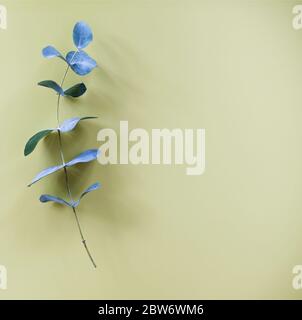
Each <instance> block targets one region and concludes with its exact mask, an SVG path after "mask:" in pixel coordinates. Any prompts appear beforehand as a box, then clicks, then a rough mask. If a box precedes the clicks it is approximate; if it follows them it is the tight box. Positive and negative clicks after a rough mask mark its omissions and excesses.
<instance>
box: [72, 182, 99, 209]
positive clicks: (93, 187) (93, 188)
mask: <svg viewBox="0 0 302 320" xmlns="http://www.w3.org/2000/svg"><path fill="white" fill-rule="evenodd" d="M100 187H101V184H100V183H99V182H96V183H94V184H92V185H91V186H90V187H88V188H87V189H86V190H85V191H84V192H83V193H82V194H81V196H80V198H79V200H78V201H75V202H74V204H73V206H74V207H77V206H78V205H79V204H80V201H81V199H82V198H83V197H84V196H85V195H86V194H87V193H89V192H91V191H94V190H97V189H99V188H100Z"/></svg>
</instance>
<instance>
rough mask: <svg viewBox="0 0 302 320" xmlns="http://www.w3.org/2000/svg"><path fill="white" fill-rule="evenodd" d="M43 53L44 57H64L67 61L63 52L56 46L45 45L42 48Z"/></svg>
mask: <svg viewBox="0 0 302 320" xmlns="http://www.w3.org/2000/svg"><path fill="white" fill-rule="evenodd" d="M42 54H43V57H44V58H48V59H49V58H54V57H58V58H61V59H63V60H64V61H66V60H65V58H64V57H63V56H62V54H61V53H60V52H59V51H58V50H57V49H56V48H54V47H53V46H47V47H45V48H44V49H43V50H42Z"/></svg>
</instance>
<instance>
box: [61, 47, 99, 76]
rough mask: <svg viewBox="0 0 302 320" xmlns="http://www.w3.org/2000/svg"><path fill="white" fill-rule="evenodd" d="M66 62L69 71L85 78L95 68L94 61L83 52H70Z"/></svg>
mask: <svg viewBox="0 0 302 320" xmlns="http://www.w3.org/2000/svg"><path fill="white" fill-rule="evenodd" d="M66 60H67V62H68V64H69V65H70V67H71V69H72V70H73V71H74V72H75V73H76V74H78V75H80V76H85V75H86V74H88V73H89V72H91V71H92V70H93V69H94V68H95V67H96V66H97V63H96V61H95V60H93V59H92V58H91V57H90V56H89V55H88V54H87V53H86V52H84V51H70V52H69V53H68V54H67V56H66Z"/></svg>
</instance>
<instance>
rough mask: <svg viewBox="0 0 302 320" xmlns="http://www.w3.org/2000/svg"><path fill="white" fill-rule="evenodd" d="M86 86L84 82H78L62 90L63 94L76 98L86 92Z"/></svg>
mask: <svg viewBox="0 0 302 320" xmlns="http://www.w3.org/2000/svg"><path fill="white" fill-rule="evenodd" d="M86 90H87V88H86V86H85V84H84V83H78V84H76V85H74V86H73V87H71V88H69V89H67V90H65V91H64V94H65V96H70V97H73V98H77V97H80V96H82V95H83V94H84V93H85V92H86Z"/></svg>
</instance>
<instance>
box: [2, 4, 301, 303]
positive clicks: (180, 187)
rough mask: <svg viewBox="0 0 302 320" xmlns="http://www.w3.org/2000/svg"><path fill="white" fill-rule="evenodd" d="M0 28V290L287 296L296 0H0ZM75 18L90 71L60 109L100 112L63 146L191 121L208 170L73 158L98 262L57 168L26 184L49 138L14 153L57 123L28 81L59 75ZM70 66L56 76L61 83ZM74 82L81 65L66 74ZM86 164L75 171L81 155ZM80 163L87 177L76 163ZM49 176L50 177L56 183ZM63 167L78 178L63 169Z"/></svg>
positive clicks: (297, 98) (297, 157) (297, 252)
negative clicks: (110, 131)
mask: <svg viewBox="0 0 302 320" xmlns="http://www.w3.org/2000/svg"><path fill="white" fill-rule="evenodd" d="M1 4H4V5H6V7H7V9H8V29H7V30H6V31H3V30H0V44H1V46H0V57H1V68H0V87H1V104H0V106H1V107H0V112H1V113H0V115H1V126H0V133H1V137H2V142H1V169H0V170H1V171H0V176H1V204H0V264H2V265H5V266H6V267H7V269H8V289H7V290H6V291H3V290H0V299H8V298H17V299H20V298H28V299H32V298H34V299H38V298H39V299H47V298H50V299H54V298H59V299H63V298H65V299H72V298H82V299H111V298H112V299H113V298H119V299H122V298H127V299H134V298H136V299H138V298H139V299H145V298H146V299H147V298H157V299H163V298H165V299H166V298H171V299H173V298H179V299H181V298H185V299H186V298H196V299H205V298H208V299H210V298H219V299H220V298H227V299H229V298H241V299H242V298H257V299H258V298H286V299H288V298H301V297H302V290H300V291H296V290H294V289H293V288H292V284H291V282H292V277H293V275H292V268H293V267H294V265H296V264H302V124H301V123H302V30H301V31H295V30H294V29H293V28H292V17H293V15H292V7H293V5H294V4H297V1H285V0H283V1H281V0H279V1H277V0H274V1H260V0H259V1H256V0H255V1H252V0H250V1H247V0H245V1H225V0H220V1H201V0H200V1H197V0H196V1H193V0H174V1H172V0H171V1H169V0H166V1H165V0H161V1H159V0H152V1H151V0H150V1H147V0H145V1H144V0H141V1H139V0H120V1H117V0H112V1H109V0H108V1H101V0H99V1H38V0H36V1H33V0H31V1H27V0H22V1H21V0H18V1H12V0H11V1H8V0H2V1H1ZM78 20H85V21H87V22H88V23H89V24H90V25H91V26H92V28H93V31H94V36H95V40H94V42H93V43H92V44H91V45H90V46H89V47H88V49H87V51H88V52H89V53H90V54H91V55H92V56H93V57H94V58H95V59H96V60H97V61H98V62H99V64H100V66H101V67H102V68H101V69H99V70H97V71H95V72H93V73H92V74H91V75H89V76H88V77H87V78H85V79H84V82H85V83H86V85H87V87H88V91H87V94H86V95H85V96H83V97H82V98H81V99H80V100H79V101H78V102H77V103H68V102H65V103H64V105H63V108H62V110H63V113H62V118H64V117H67V116H76V115H80V116H81V115H83V116H85V115H99V116H100V118H99V119H98V120H96V121H91V122H89V123H88V122H86V123H84V122H83V123H82V124H81V125H80V127H81V128H78V129H77V130H75V131H74V132H73V133H72V134H71V136H70V138H68V139H67V140H66V138H65V145H66V144H68V145H69V151H68V154H69V156H72V155H74V154H77V153H78V152H79V151H81V150H84V148H91V147H98V146H99V143H98V142H97V141H96V135H97V132H98V131H99V130H100V128H104V127H112V128H116V129H117V128H118V127H119V121H120V120H128V121H129V125H130V128H136V127H141V128H145V129H147V130H151V129H152V128H165V127H166V128H175V127H178V128H205V129H206V172H205V174H204V175H202V176H195V177H194V176H193V177H189V176H186V175H185V169H184V166H177V167H175V166H164V165H157V166H156V165H155V166H152V165H149V166H133V165H128V166H123V165H121V166H117V165H116V166H107V167H102V166H101V165H99V164H98V163H95V164H94V165H92V166H88V167H85V166H81V167H78V168H77V169H76V170H73V171H72V183H73V184H74V187H73V190H74V192H75V193H76V194H79V193H80V191H82V190H83V189H84V188H86V187H87V186H88V185H89V184H91V183H93V182H95V181H98V180H99V181H101V183H102V185H103V188H102V190H100V191H96V192H94V193H91V194H90V195H88V196H87V198H86V199H84V200H83V202H82V203H81V206H80V207H79V212H80V219H81V222H82V224H83V228H84V232H85V234H86V237H87V241H88V244H89V246H90V247H91V250H92V252H93V253H94V256H95V259H96V261H97V264H98V266H99V267H98V269H96V270H93V269H92V268H91V265H90V263H89V260H88V258H87V256H86V253H85V251H84V249H83V248H82V245H81V242H80V238H79V234H78V231H77V229H76V224H75V221H74V217H73V216H72V213H71V212H70V210H68V208H59V207H55V206H53V205H49V204H41V203H40V202H39V201H38V197H39V195H40V194H41V193H45V192H47V193H51V194H58V195H62V196H64V189H63V188H61V187H60V184H61V183H63V177H62V176H60V175H59V176H58V175H53V176H51V177H49V178H45V179H44V180H43V181H41V182H39V183H38V184H36V185H34V186H33V187H31V188H30V189H29V188H27V187H26V185H27V183H28V182H29V181H30V180H31V179H32V178H33V176H34V175H35V174H36V173H37V172H39V170H41V169H43V168H45V167H47V166H48V165H53V164H56V163H57V162H58V161H59V154H58V153H57V141H56V139H55V138H48V139H46V141H45V142H42V143H40V144H39V146H38V147H37V149H36V150H35V151H34V153H33V154H32V155H30V156H29V157H28V158H24V157H23V147H24V144H25V142H26V141H27V139H28V138H29V137H30V136H31V135H32V134H34V133H35V132H37V131H38V130H40V129H46V128H49V127H53V126H54V125H55V102H56V97H55V95H53V94H52V93H51V92H49V91H48V90H47V89H45V88H39V87H38V86H37V85H36V83H37V82H38V81H41V80H46V79H53V80H57V81H59V79H60V78H61V77H62V73H63V68H64V63H63V62H62V61H59V60H50V61H47V60H44V59H43V58H42V57H41V54H40V51H41V49H42V47H43V46H45V45H48V44H53V45H55V46H56V47H57V48H58V49H60V50H62V51H63V52H66V51H67V50H69V49H70V48H71V47H72V39H71V31H72V28H73V25H74V23H75V22H76V21H78ZM77 79H78V78H77V77H76V76H74V75H72V74H70V75H69V76H68V80H67V83H66V84H67V85H72V84H73V83H75V81H76V80H77ZM80 80H81V79H80ZM84 168H85V169H84ZM84 176H85V177H84ZM58 177H59V178H60V180H59V181H58ZM76 181H77V182H76Z"/></svg>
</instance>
